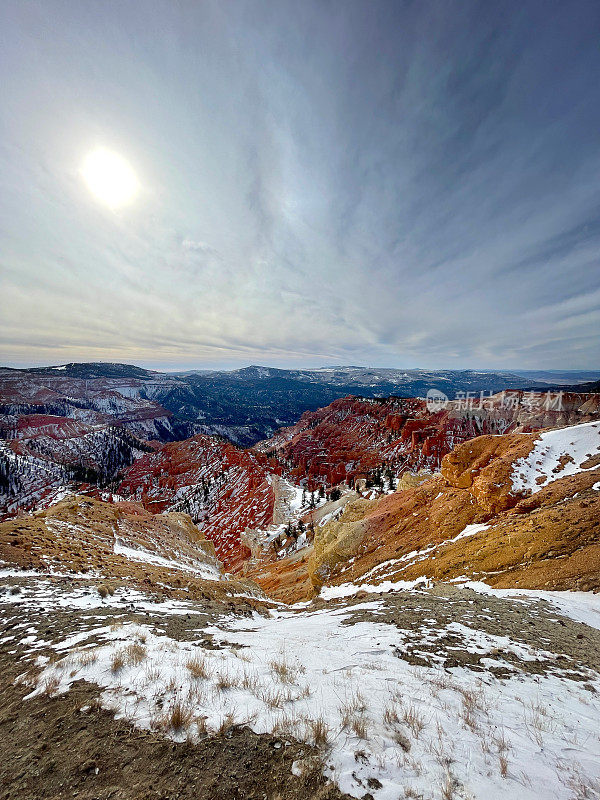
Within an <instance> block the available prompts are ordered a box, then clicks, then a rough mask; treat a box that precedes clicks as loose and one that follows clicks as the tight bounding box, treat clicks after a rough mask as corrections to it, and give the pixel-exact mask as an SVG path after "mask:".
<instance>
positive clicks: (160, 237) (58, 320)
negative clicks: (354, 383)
mask: <svg viewBox="0 0 600 800" xmlns="http://www.w3.org/2000/svg"><path fill="white" fill-rule="evenodd" d="M1 15H2V20H1V25H0V52H1V54H2V55H0V69H1V70H2V75H3V81H2V86H1V87H0V95H1V96H0V99H1V101H2V102H1V108H0V115H1V118H0V121H1V135H0V170H1V172H2V174H3V191H2V194H1V195H0V236H1V241H2V249H1V251H0V259H1V261H0V266H1V267H2V270H3V286H2V294H1V300H0V302H1V304H2V320H1V323H0V324H1V328H0V331H1V343H0V359H1V360H2V361H3V362H5V363H8V362H10V363H19V362H21V363H27V362H40V361H43V362H48V361H54V362H60V361H64V360H67V359H69V360H73V359H88V358H105V359H110V360H116V359H119V360H135V361H141V362H144V363H152V364H157V365H158V364H161V365H173V366H183V365H197V366H201V365H202V364H209V365H211V366H212V365H217V364H223V365H226V364H243V363H248V362H250V361H252V362H257V361H258V362H264V363H278V364H286V363H289V364H292V363H294V364H317V363H325V362H331V361H332V360H334V361H335V362H337V363H341V362H344V361H346V362H350V361H351V362H354V363H356V362H357V361H358V362H363V363H371V364H380V365H398V366H407V367H408V366H433V367H435V366H448V367H451V366H456V367H464V366H488V367H507V366H508V367H510V366H514V367H517V366H521V367H531V368H535V367H540V368H548V367H552V366H556V367H568V366H572V367H582V368H583V367H594V366H597V365H598V357H599V355H600V347H599V338H598V330H599V326H598V323H599V321H600V320H599V317H600V265H599V263H598V253H599V252H600V216H599V213H598V212H599V210H600V183H599V182H598V174H599V171H600V147H598V142H597V131H598V130H600V102H599V101H600V97H599V96H598V94H599V89H598V87H599V86H600V51H599V50H598V48H597V38H598V33H600V15H599V14H598V9H597V7H596V6H595V5H594V4H591V3H587V2H583V0H582V2H576V3H575V4H569V5H568V6H567V5H565V4H560V3H557V4H554V3H550V4H548V3H546V2H539V3H538V2H533V1H532V2H529V3H526V4H522V3H519V4H517V3H504V4H483V5H482V4H481V3H475V2H473V3H470V2H467V3H460V4H451V3H436V2H432V3H415V4H411V3H407V4H404V3H397V2H389V3H388V2H369V3H367V2H353V1H350V2H341V1H340V2H333V3H328V4H324V3H320V2H319V3H316V2H315V3H312V2H306V3H300V4H298V3H291V2H290V3H287V2H279V3H267V2H264V3H263V2H256V0H255V1H254V2H243V1H241V0H240V1H239V2H234V3H233V4H226V5H224V4H222V3H220V2H216V1H215V2H203V3H202V4H190V5H187V6H186V5H183V6H180V5H176V4H170V3H162V2H157V3H151V4H148V3H145V2H144V3H141V2H140V3H139V4H136V3H131V4H128V5H127V6H126V7H124V6H123V5H122V4H117V3H115V4H113V3H111V2H108V3H103V4H97V5H95V6H93V7H90V6H89V5H86V6H85V7H84V6H81V7H80V6H78V5H77V4H73V3H69V2H63V3H60V2H55V0H51V2H44V3H38V4H36V3H31V4H27V5H26V6H24V5H19V4H12V5H10V4H5V5H4V6H3V7H2V11H1ZM98 145H103V146H107V147H110V148H113V149H114V150H116V151H118V152H120V153H122V154H123V155H124V156H125V157H126V158H127V159H128V160H129V161H130V163H131V164H132V165H133V167H134V169H135V170H136V172H137V174H138V176H139V179H140V181H141V184H142V191H141V193H140V197H139V199H138V201H137V202H136V203H135V204H133V205H132V206H130V207H129V208H126V209H123V210H122V211H120V212H119V213H115V212H112V211H110V210H108V209H104V208H102V207H101V206H100V205H98V204H97V202H96V201H95V200H94V199H93V198H92V197H91V196H90V195H89V194H88V192H87V190H86V188H85V185H84V184H83V182H82V180H81V176H80V175H79V169H80V164H81V161H82V159H83V157H84V156H85V154H86V153H87V152H88V151H89V150H91V149H92V148H93V147H94V146H98Z"/></svg>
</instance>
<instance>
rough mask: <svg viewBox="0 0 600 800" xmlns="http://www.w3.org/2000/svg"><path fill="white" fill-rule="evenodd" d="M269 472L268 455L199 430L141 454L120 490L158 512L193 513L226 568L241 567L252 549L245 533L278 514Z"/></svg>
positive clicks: (262, 525)
mask: <svg viewBox="0 0 600 800" xmlns="http://www.w3.org/2000/svg"><path fill="white" fill-rule="evenodd" d="M269 473H270V470H269V468H268V463H267V459H266V458H265V456H263V455H261V454H259V453H254V452H252V451H247V450H240V449H238V448H237V447H235V446H234V445H232V444H229V443H228V442H224V441H221V440H219V439H215V438H213V437H210V436H204V435H198V436H194V437H192V438H191V439H186V440H185V441H182V442H171V443H169V444H166V445H163V446H162V447H160V448H159V449H158V450H157V451H156V452H154V453H150V454H148V455H146V456H143V457H142V458H140V459H138V460H137V461H136V462H135V464H132V466H131V467H129V468H128V469H127V470H126V471H125V473H124V476H123V480H122V482H121V484H120V485H119V488H118V493H119V494H120V495H122V496H124V497H128V498H131V499H134V500H136V501H137V502H139V503H141V504H142V505H143V506H144V507H145V508H147V509H149V510H150V511H152V512H153V513H156V512H159V511H166V510H170V511H183V512H186V513H188V514H190V515H191V516H192V519H193V520H194V522H195V523H196V524H197V525H198V528H199V529H200V531H201V532H202V533H203V534H204V535H205V536H206V537H208V538H209V539H211V540H212V541H213V542H214V544H215V548H216V551H217V556H218V557H219V559H220V560H221V561H223V562H224V564H225V565H226V567H227V569H229V570H237V569H239V568H240V567H241V565H242V563H243V561H244V560H245V559H247V558H248V557H249V555H250V553H249V550H248V549H247V548H246V547H245V546H244V545H242V544H241V542H240V535H241V534H242V533H243V532H244V531H245V530H246V528H265V527H267V526H268V525H269V524H270V523H271V522H272V519H273V505H274V494H273V489H272V487H271V483H270V479H269Z"/></svg>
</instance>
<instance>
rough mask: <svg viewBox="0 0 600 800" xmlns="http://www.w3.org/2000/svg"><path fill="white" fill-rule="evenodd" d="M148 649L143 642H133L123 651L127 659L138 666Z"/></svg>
mask: <svg viewBox="0 0 600 800" xmlns="http://www.w3.org/2000/svg"><path fill="white" fill-rule="evenodd" d="M146 654H147V650H146V648H145V647H144V645H143V644H140V642H132V643H131V644H128V645H127V647H125V649H124V651H123V655H124V658H125V661H126V662H127V664H129V665H130V666H137V665H138V664H141V663H142V661H143V660H144V659H145V658H146Z"/></svg>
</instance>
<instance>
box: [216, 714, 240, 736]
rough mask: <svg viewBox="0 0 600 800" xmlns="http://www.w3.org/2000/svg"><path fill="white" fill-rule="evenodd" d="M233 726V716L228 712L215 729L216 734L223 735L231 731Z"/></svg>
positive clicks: (234, 722)
mask: <svg viewBox="0 0 600 800" xmlns="http://www.w3.org/2000/svg"><path fill="white" fill-rule="evenodd" d="M235 724H236V721H235V714H232V713H231V712H229V713H228V714H225V716H224V717H223V719H222V720H221V723H220V725H219V727H218V728H217V733H218V734H220V735H223V734H224V733H227V731H229V730H231V728H233V726H234V725H235Z"/></svg>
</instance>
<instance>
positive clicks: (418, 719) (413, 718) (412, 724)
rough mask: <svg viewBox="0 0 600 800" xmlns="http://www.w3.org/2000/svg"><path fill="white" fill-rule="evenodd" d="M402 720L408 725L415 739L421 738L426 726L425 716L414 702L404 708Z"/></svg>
mask: <svg viewBox="0 0 600 800" xmlns="http://www.w3.org/2000/svg"><path fill="white" fill-rule="evenodd" d="M402 722H404V724H405V725H408V727H409V728H410V730H411V731H412V735H413V736H414V737H415V739H418V738H419V736H420V735H421V732H422V731H423V728H424V727H425V718H424V717H423V715H422V714H420V713H419V712H418V711H417V709H416V707H415V706H414V705H413V704H412V703H411V704H410V705H409V706H407V707H406V708H404V709H403V710H402Z"/></svg>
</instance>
